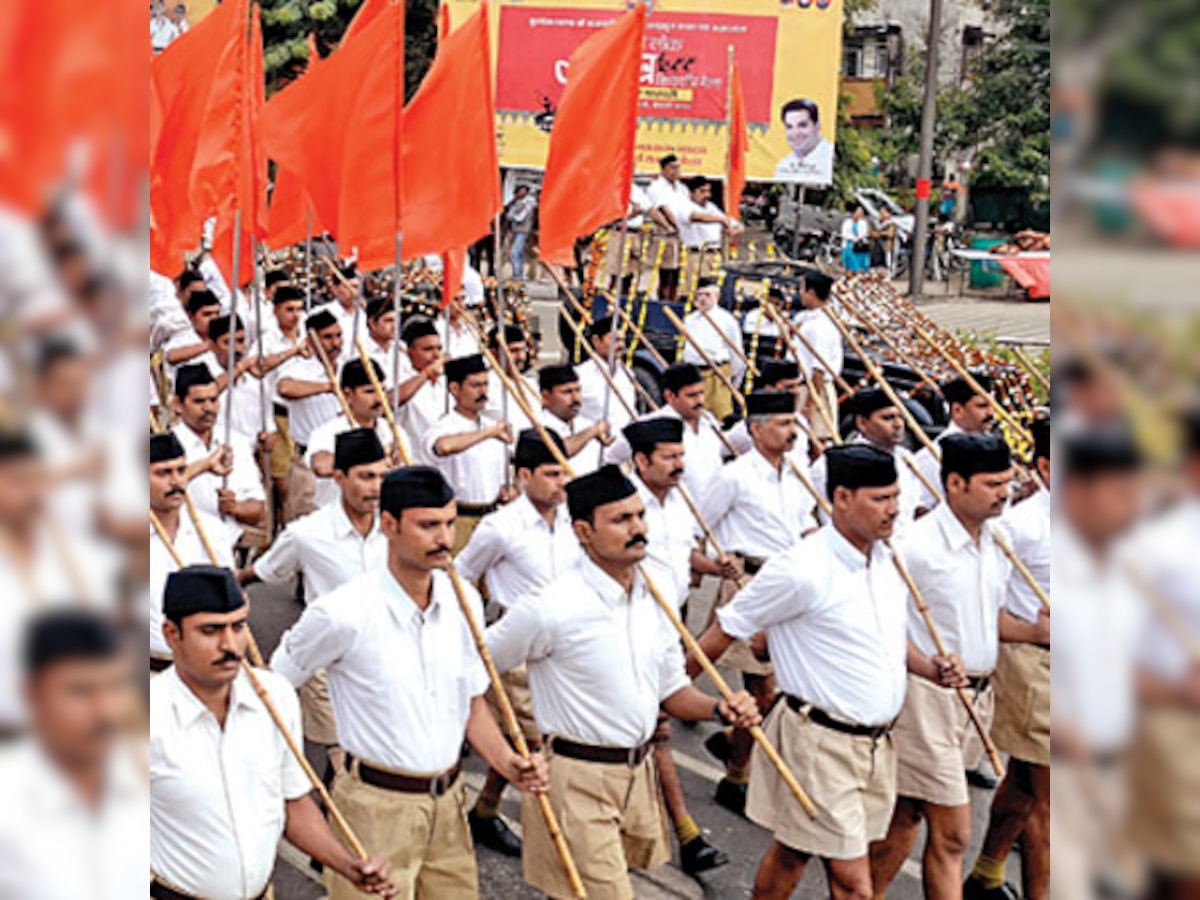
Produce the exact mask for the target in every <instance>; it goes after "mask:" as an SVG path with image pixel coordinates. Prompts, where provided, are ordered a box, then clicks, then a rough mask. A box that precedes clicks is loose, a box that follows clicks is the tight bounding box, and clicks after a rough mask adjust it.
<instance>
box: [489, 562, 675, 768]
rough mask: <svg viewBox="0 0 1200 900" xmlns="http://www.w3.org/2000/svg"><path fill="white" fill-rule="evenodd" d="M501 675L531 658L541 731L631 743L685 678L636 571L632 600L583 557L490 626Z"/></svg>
mask: <svg viewBox="0 0 1200 900" xmlns="http://www.w3.org/2000/svg"><path fill="white" fill-rule="evenodd" d="M487 638H488V649H490V650H491V652H492V657H493V658H494V659H495V661H496V666H497V667H498V668H499V669H500V671H501V672H507V671H509V670H510V669H514V668H516V667H517V666H519V665H520V664H521V663H523V662H528V664H529V686H530V690H531V691H532V693H533V714H534V718H535V719H536V720H537V723H538V727H539V728H541V730H542V732H543V733H545V734H550V735H561V736H562V737H565V738H568V739H570V740H575V741H579V742H581V743H585V744H592V745H598V746H602V747H626V748H632V747H638V746H641V745H642V744H645V743H646V742H647V741H649V740H650V738H651V737H652V736H653V734H654V729H655V726H656V724H657V722H658V708H659V705H660V704H661V703H662V701H663V700H665V699H667V698H668V697H670V696H671V695H672V694H674V693H676V692H678V691H680V690H682V689H683V688H685V687H687V686H688V685H689V684H691V681H690V680H689V679H688V677H687V673H686V672H685V671H684V667H683V650H682V649H681V647H680V643H679V637H678V635H677V634H676V633H675V631H674V630H673V629H672V628H671V626H670V625H669V624H668V623H667V620H666V618H665V617H664V616H663V614H662V610H660V609H659V608H658V606H657V604H656V603H655V600H654V598H653V597H651V596H650V593H649V591H648V590H647V589H646V585H645V583H644V582H643V581H642V578H641V576H636V577H635V581H634V587H633V594H632V597H631V596H630V595H628V594H626V593H625V591H624V589H623V588H622V587H621V586H620V585H619V584H617V582H615V581H613V579H612V578H610V577H609V576H608V575H607V574H605V573H604V572H603V571H602V570H601V569H599V568H598V567H597V566H596V565H595V564H594V563H593V562H592V561H591V560H590V559H587V558H586V557H585V558H584V559H583V560H582V561H581V562H580V565H579V568H578V569H576V570H575V571H574V572H571V573H570V574H568V575H564V576H561V577H559V578H557V579H555V580H554V581H552V582H551V583H550V584H548V585H546V587H545V588H543V589H542V590H541V591H539V592H538V593H537V594H535V595H533V596H532V597H530V598H529V599H527V600H526V601H524V602H523V603H521V604H520V605H518V606H516V607H515V608H513V609H510V610H509V612H508V615H506V616H505V617H504V618H503V619H501V620H500V621H499V622H498V623H496V624H495V625H493V626H492V627H491V628H489V629H488V633H487Z"/></svg>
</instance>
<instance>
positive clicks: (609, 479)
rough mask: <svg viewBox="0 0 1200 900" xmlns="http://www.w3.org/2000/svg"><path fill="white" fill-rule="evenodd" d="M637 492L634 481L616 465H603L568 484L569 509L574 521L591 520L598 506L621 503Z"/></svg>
mask: <svg viewBox="0 0 1200 900" xmlns="http://www.w3.org/2000/svg"><path fill="white" fill-rule="evenodd" d="M636 493H637V488H635V487H634V486H633V482H632V481H630V480H629V479H628V478H626V477H625V476H624V475H622V474H621V470H620V469H618V468H617V467H616V466H611V465H610V466H601V467H600V468H599V469H597V470H596V471H595V472H592V473H591V474H588V475H583V476H581V477H579V478H576V479H575V480H574V481H572V482H571V483H569V484H568V485H567V511H568V512H569V513H570V514H571V521H572V522H579V521H582V520H585V519H586V520H590V519H591V518H592V514H593V513H595V511H596V507H598V506H605V505H607V504H609V503H619V502H620V501H622V500H624V499H625V498H626V497H629V496H632V495H633V494H636Z"/></svg>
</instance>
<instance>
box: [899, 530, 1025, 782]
mask: <svg viewBox="0 0 1200 900" xmlns="http://www.w3.org/2000/svg"><path fill="white" fill-rule="evenodd" d="M887 545H888V548H889V549H890V550H891V551H892V562H893V563H895V565H896V571H897V572H899V573H900V577H901V579H903V581H904V584H905V586H906V587H907V588H908V592H909V593H910V594H911V595H912V598H913V602H914V603H915V604H916V605H917V611H918V612H919V613H920V614H921V618H922V620H924V622H925V628H926V629H927V630H928V631H929V636H930V637H931V638H933V645H934V647H936V648H937V652H938V656H940V657H942V658H943V659H948V658H949V657H950V654H949V653H948V652H947V651H946V645H945V644H944V643H942V637H941V635H940V634H939V633H938V630H937V625H935V624H934V621H933V614H932V613H931V612H930V611H929V604H927V603H926V602H925V598H924V597H922V596H921V591H920V590H919V589H918V588H917V584H916V582H915V581H913V577H912V574H911V573H910V572H909V571H908V567H907V566H905V565H904V561H903V560H902V559H900V554H898V553H897V552H896V550H895V548H894V547H892V544H891V541H888V542H887ZM954 692H955V693H956V694H958V699H959V700H960V701H962V705H963V706H964V707H965V708H966V710H967V715H968V716H970V718H971V724H973V725H974V726H975V730H976V731H977V732H979V737H980V740H982V741H983V747H984V749H985V750H986V751H987V755H988V760H989V761H990V762H991V764H992V769H993V770H994V771H995V773H996V775H997V776H998V777H1000V778H1003V777H1004V773H1005V768H1004V762H1003V761H1002V760H1001V759H1000V751H999V750H997V749H996V743H995V741H993V740H992V736H991V734H990V733H989V732H988V728H987V725H986V724H984V721H983V719H982V717H981V716H980V715H979V710H977V709H976V708H975V704H974V703H973V702H971V698H970V697H968V696H967V692H966V689H965V688H961V687H957V688H955V689H954Z"/></svg>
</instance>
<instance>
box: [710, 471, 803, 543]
mask: <svg viewBox="0 0 1200 900" xmlns="http://www.w3.org/2000/svg"><path fill="white" fill-rule="evenodd" d="M697 502H698V503H699V504H700V514H701V515H702V516H704V519H705V521H707V522H708V524H709V527H710V528H712V529H713V531H714V532H715V534H716V536H717V540H718V541H719V542H720V543H721V547H722V549H723V550H725V551H726V552H728V553H740V554H742V555H743V556H750V557H754V558H755V559H769V558H771V557H772V556H774V555H775V554H777V553H783V552H784V551H785V550H788V549H789V548H791V547H792V545H794V544H795V543H796V542H797V541H798V540H800V535H801V534H802V533H803V532H804V531H806V530H808V529H809V528H810V527H812V525H813V524H814V523H813V521H812V519H811V517H810V516H809V515H808V512H809V510H810V509H811V508H812V499H811V497H810V496H809V493H808V491H807V490H806V489H805V487H804V484H803V483H802V482H801V481H800V479H799V478H797V477H796V473H795V472H793V471H792V468H791V466H789V465H788V464H787V461H786V460H785V461H784V464H783V468H782V470H781V471H779V472H777V471H775V467H774V466H772V465H771V464H770V463H769V462H767V460H766V458H765V457H764V456H763V455H762V454H761V453H760V452H759V451H758V450H757V449H755V450H751V451H750V452H748V453H746V454H745V455H744V456H739V457H738V458H737V459H735V460H734V461H733V462H731V463H729V464H728V465H726V466H725V467H724V468H723V469H722V470H721V474H720V475H719V476H718V477H717V478H715V479H713V482H712V484H711V485H709V488H708V490H707V491H706V492H705V493H704V495H703V496H701V497H698V498H697Z"/></svg>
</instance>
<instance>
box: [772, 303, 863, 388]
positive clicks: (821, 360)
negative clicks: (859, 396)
mask: <svg viewBox="0 0 1200 900" xmlns="http://www.w3.org/2000/svg"><path fill="white" fill-rule="evenodd" d="M824 310H825V312H826V313H828V312H829V307H828V306H826V307H824ZM776 313H778V310H776ZM779 320H780V321H781V322H782V323H783V326H784V328H786V329H787V331H788V332H789V333H790V334H792V335H793V336H794V337H795V338H796V340H798V341H799V342H800V343H801V344H802V345H803V346H804V349H805V350H807V351H808V352H809V354H810V355H811V356H812V358H813V359H814V360H816V363H817V365H818V366H820V367H821V368H822V369H824V370H825V371H826V372H828V373H829V375H830V377H831V378H833V380H834V383H835V384H837V386H838V387H839V388H841V389H842V391H844V392H845V393H847V394H853V393H854V388H852V387H851V386H850V382H848V381H846V379H845V378H843V377H842V376H841V375H839V374H838V373H837V370H836V369H835V368H834V367H833V366H831V365H830V364H829V361H828V360H826V359H825V357H824V355H823V354H822V353H821V352H820V351H819V350H818V349H817V348H816V347H814V346H813V345H812V341H810V340H809V339H808V338H806V337H805V336H804V333H803V332H802V331H801V330H800V329H799V328H797V327H796V326H795V325H794V324H793V323H792V322H789V321H788V320H787V319H785V318H784V317H783V316H782V315H780V316H779Z"/></svg>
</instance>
